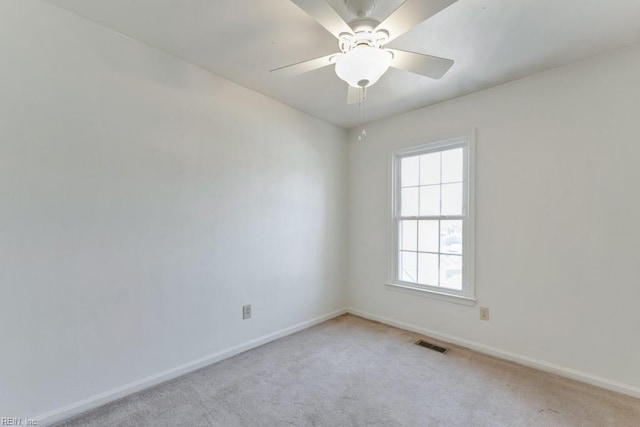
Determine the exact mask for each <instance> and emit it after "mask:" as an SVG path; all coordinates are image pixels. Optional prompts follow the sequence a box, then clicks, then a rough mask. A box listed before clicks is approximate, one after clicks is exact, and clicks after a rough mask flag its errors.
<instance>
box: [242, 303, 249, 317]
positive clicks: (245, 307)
mask: <svg viewBox="0 0 640 427" xmlns="http://www.w3.org/2000/svg"><path fill="white" fill-rule="evenodd" d="M247 319H251V304H247V305H243V306H242V320H247Z"/></svg>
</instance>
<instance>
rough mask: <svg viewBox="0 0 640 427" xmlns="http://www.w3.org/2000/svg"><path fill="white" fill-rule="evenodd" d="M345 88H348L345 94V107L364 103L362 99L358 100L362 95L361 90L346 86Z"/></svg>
mask: <svg viewBox="0 0 640 427" xmlns="http://www.w3.org/2000/svg"><path fill="white" fill-rule="evenodd" d="M347 88H349V90H348V92H347V105H352V104H359V103H360V101H364V99H362V100H361V99H360V97H361V96H362V95H363V93H362V90H363V89H362V88H357V87H353V86H351V85H347ZM365 93H366V92H365ZM365 96H366V95H365Z"/></svg>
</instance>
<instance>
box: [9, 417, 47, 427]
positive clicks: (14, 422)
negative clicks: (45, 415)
mask: <svg viewBox="0 0 640 427" xmlns="http://www.w3.org/2000/svg"><path fill="white" fill-rule="evenodd" d="M37 425H38V420H34V419H31V418H25V417H0V426H37Z"/></svg>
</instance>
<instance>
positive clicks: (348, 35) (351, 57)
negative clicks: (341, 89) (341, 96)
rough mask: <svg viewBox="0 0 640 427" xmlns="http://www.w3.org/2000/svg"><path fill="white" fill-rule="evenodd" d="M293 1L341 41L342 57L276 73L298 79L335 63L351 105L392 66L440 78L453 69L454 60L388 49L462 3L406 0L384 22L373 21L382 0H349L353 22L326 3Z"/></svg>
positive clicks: (340, 55) (330, 56)
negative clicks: (401, 36) (344, 18)
mask: <svg viewBox="0 0 640 427" xmlns="http://www.w3.org/2000/svg"><path fill="white" fill-rule="evenodd" d="M291 1H292V2H293V3H295V4H296V5H297V6H298V7H299V8H300V9H302V10H303V11H305V12H306V13H307V14H309V15H310V16H311V17H313V18H314V19H315V20H316V21H318V23H319V24H320V25H322V26H323V27H324V28H325V29H326V30H327V31H329V32H330V33H331V34H333V35H334V37H336V38H337V39H338V47H339V49H340V52H338V53H334V54H331V55H327V56H323V57H320V58H315V59H311V60H308V61H303V62H298V63H295V64H292V65H287V66H284V67H280V68H276V69H274V70H271V71H276V72H282V73H287V74H290V75H294V74H301V73H305V72H307V71H312V70H316V69H318V68H322V67H326V66H329V65H333V64H335V71H336V74H337V75H338V77H339V78H340V79H342V80H344V81H345V82H347V83H348V85H349V94H348V97H347V103H349V104H351V103H356V102H360V101H362V99H363V97H364V91H365V89H366V88H367V87H369V86H371V85H373V84H374V83H376V82H377V81H378V79H380V77H382V75H383V74H384V73H386V72H387V70H388V69H389V67H394V68H399V69H401V70H406V71H410V72H413V73H417V74H420V75H423V76H426V77H430V78H432V79H439V78H441V77H442V76H443V75H444V74H445V73H446V72H447V71H448V70H449V68H451V66H452V65H453V61H452V60H451V59H445V58H439V57H437V56H430V55H425V54H421V53H414V52H407V51H404V50H398V49H389V48H386V47H385V45H386V44H387V43H389V42H390V41H392V40H394V39H395V38H397V37H399V36H400V35H402V34H404V33H406V32H407V31H409V30H410V29H412V28H413V27H415V26H416V25H418V24H420V23H421V22H423V21H425V20H426V19H428V18H430V17H431V16H433V15H435V14H436V13H438V12H440V11H441V10H443V9H445V8H447V7H448V6H450V5H451V4H453V3H455V2H456V1H457V0H406V1H405V2H404V3H402V4H401V5H400V6H399V7H398V8H397V9H395V10H394V11H393V12H392V13H391V14H390V15H389V16H387V17H386V18H385V19H384V20H383V21H382V22H378V21H377V20H375V19H373V18H372V17H371V14H372V13H373V12H374V11H375V9H376V7H377V2H378V1H379V0H344V2H345V4H346V6H347V8H348V9H349V11H350V12H351V13H353V15H354V16H355V18H354V19H353V20H351V21H349V23H347V22H345V21H344V20H343V19H342V17H341V16H340V15H339V14H338V12H336V11H335V9H334V8H333V7H332V6H331V5H330V4H329V3H327V2H326V1H325V0H291Z"/></svg>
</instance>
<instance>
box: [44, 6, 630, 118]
mask: <svg viewBox="0 0 640 427" xmlns="http://www.w3.org/2000/svg"><path fill="white" fill-rule="evenodd" d="M47 1H48V2H50V3H53V4H56V5H58V6H60V7H62V8H64V9H67V10H69V11H71V12H73V13H76V14H78V15H80V16H83V17H86V18H88V19H90V20H92V21H95V22H97V23H99V24H102V25H104V26H106V27H109V28H112V29H114V30H116V31H118V32H120V33H122V34H125V35H127V36H129V37H132V38H134V39H137V40H140V41H142V42H144V43H146V44H149V45H151V46H154V47H157V48H159V49H162V50H164V51H166V52H168V53H171V54H173V55H175V56H177V57H180V58H182V59H184V60H187V61H189V62H191V63H193V64H196V65H199V66H201V67H203V68H205V69H207V70H210V71H212V72H213V73H216V74H218V75H220V76H223V77H225V78H227V79H229V80H232V81H234V82H237V83H239V84H241V85H243V86H246V87H248V88H251V89H253V90H256V91H258V92H260V93H263V94H265V95H267V96H269V97H271V98H274V99H276V100H279V101H281V102H284V103H285V104H288V105H290V106H292V107H295V108H297V109H299V110H302V111H305V112H307V113H309V114H311V115H313V116H316V117H319V118H321V119H324V120H326V121H328V122H332V123H335V124H337V125H340V126H344V127H352V126H355V125H357V124H358V123H359V111H358V106H357V105H349V106H348V105H346V96H347V93H346V92H347V86H346V83H344V82H343V81H341V80H339V79H338V77H337V76H336V75H335V72H334V71H333V67H331V66H330V67H325V68H323V69H320V70H316V71H312V72H309V73H306V74H302V75H299V76H295V77H285V76H282V75H279V74H277V73H270V72H269V70H271V69H273V68H277V67H280V66H283V65H288V64H291V63H295V62H299V61H303V60H306V59H311V58H315V57H319V56H323V55H328V54H330V53H333V52H337V51H338V48H337V43H336V40H335V38H333V36H332V35H331V34H329V33H328V32H327V31H326V30H324V29H323V28H322V27H321V26H320V25H319V24H318V23H317V22H316V21H314V20H313V19H312V18H311V17H309V16H308V15H306V14H305V13H304V12H302V11H301V10H300V9H299V8H298V7H297V6H296V5H295V4H293V3H292V2H290V1H288V0H251V1H239V0H226V1H224V0H109V1H105V0H47ZM318 1H323V0H318ZM425 1H428V0H425ZM328 2H329V3H331V4H332V5H333V6H334V8H335V9H336V10H337V11H338V12H339V13H340V14H341V15H342V16H343V17H344V18H345V19H346V20H349V19H351V18H352V17H351V16H350V15H349V13H348V11H347V10H346V8H345V7H344V4H343V0H328ZM377 2H378V8H377V10H376V13H375V16H376V17H377V18H378V19H379V20H381V19H382V18H384V17H385V16H386V14H388V13H389V12H390V11H392V10H393V9H395V7H397V6H398V5H399V4H400V3H402V0H377ZM639 23H640V0H608V1H605V0H458V2H457V3H454V4H453V5H452V6H450V7H449V8H447V9H445V10H444V11H442V12H440V13H439V14H437V15H435V16H434V17H432V18H431V19H429V20H427V21H425V22H423V23H422V24H420V25H419V26H418V27H416V28H414V29H413V30H411V31H409V32H408V33H406V34H404V35H402V36H401V37H399V38H398V39H396V40H394V41H393V42H392V43H390V45H389V47H395V48H400V49H403V50H410V51H415V52H421V53H426V54H430V55H435V56H441V57H445V58H451V59H454V60H455V64H454V66H453V67H452V68H451V70H449V72H448V73H447V74H446V75H445V76H444V77H443V78H442V79H441V80H431V79H428V78H426V77H422V76H419V75H415V74H412V73H408V72H405V71H399V70H395V69H390V70H389V72H388V73H387V74H386V75H384V76H383V77H382V78H381V79H380V81H379V82H378V83H377V84H375V85H374V86H372V87H371V88H369V90H368V99H367V101H366V103H365V107H364V117H365V120H364V121H365V122H369V121H373V120H377V119H380V118H383V117H388V116H392V115H395V114H399V113H403V112H406V111H410V110H413V109H416V108H420V107H424V106H427V105H431V104H435V103H437V102H441V101H444V100H447V99H451V98H455V97H459V96H462V95H466V94H469V93H472V92H476V91H478V90H482V89H485V88H488V87H491V86H495V85H498V84H501V83H505V82H508V81H511V80H514V79H517V78H520V77H524V76H527V75H530V74H534V73H536V72H539V71H543V70H547V69H550V68H553V67H557V66H560V65H564V64H567V63H569V62H573V61H576V60H579V59H582V58H586V57H590V56H593V55H597V54H599V53H602V52H606V51H608V50H612V49H616V48H619V47H623V46H627V45H630V44H633V43H636V42H638V41H640V25H639Z"/></svg>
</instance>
